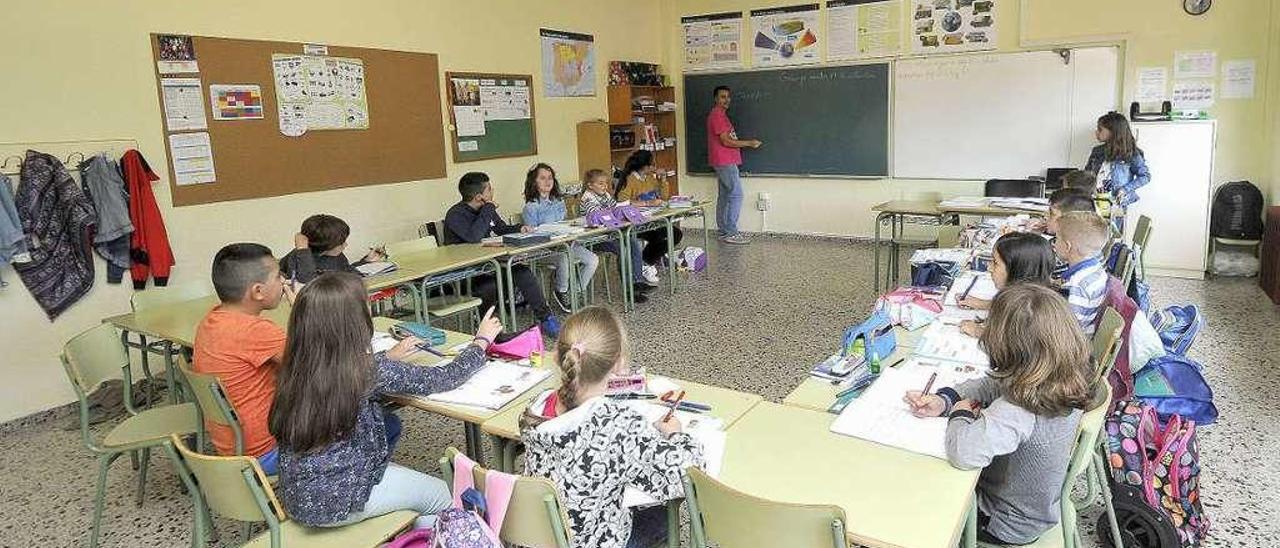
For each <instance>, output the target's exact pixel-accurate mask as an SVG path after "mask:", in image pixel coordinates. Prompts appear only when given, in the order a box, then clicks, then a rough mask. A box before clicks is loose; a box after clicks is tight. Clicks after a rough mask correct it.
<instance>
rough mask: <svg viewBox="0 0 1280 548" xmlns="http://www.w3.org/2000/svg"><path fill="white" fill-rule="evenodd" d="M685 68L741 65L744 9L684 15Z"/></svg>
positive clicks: (720, 67) (715, 67)
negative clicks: (742, 10) (740, 10)
mask: <svg viewBox="0 0 1280 548" xmlns="http://www.w3.org/2000/svg"><path fill="white" fill-rule="evenodd" d="M680 25H681V26H682V27H684V70H686V71H696V70H708V69H722V68H739V67H741V66H742V12H739V11H733V12H727V13H713V14H709V15H694V16H690V17H681V18H680Z"/></svg>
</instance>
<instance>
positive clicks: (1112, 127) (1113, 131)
mask: <svg viewBox="0 0 1280 548" xmlns="http://www.w3.org/2000/svg"><path fill="white" fill-rule="evenodd" d="M1094 137H1095V138H1097V139H1098V142H1099V143H1101V144H1099V145H1098V146H1096V147H1093V150H1092V151H1090V153H1089V161H1088V163H1086V164H1085V168H1084V170H1085V171H1087V172H1089V173H1092V174H1093V175H1094V176H1095V177H1096V178H1097V185H1098V186H1097V191H1098V192H1105V193H1107V194H1110V195H1111V204H1112V206H1113V207H1114V208H1116V210H1115V211H1113V212H1112V215H1111V218H1112V221H1113V222H1114V223H1115V225H1116V228H1117V229H1119V230H1123V229H1124V209H1125V208H1127V207H1129V206H1130V205H1132V204H1133V203H1134V202H1137V201H1138V189H1139V188H1141V187H1142V186H1143V185H1146V184H1147V183H1149V182H1151V171H1150V170H1148V169H1147V160H1146V158H1145V157H1144V156H1143V155H1142V149H1140V148H1138V142H1137V139H1135V138H1134V136H1133V130H1132V129H1130V127H1129V120H1128V119H1127V118H1125V117H1124V115H1123V114H1120V113H1119V112H1108V113H1106V114H1103V115H1102V116H1101V117H1099V118H1098V128H1097V130H1096V131H1095V132H1094Z"/></svg>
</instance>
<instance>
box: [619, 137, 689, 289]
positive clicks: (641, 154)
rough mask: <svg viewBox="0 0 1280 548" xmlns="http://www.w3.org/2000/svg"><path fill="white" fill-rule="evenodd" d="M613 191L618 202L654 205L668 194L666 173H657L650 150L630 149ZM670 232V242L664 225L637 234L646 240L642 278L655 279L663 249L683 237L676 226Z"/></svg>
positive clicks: (677, 242)
mask: <svg viewBox="0 0 1280 548" xmlns="http://www.w3.org/2000/svg"><path fill="white" fill-rule="evenodd" d="M616 194H617V196H618V201H619V202H631V205H634V206H637V207H658V206H661V205H662V204H663V202H665V201H666V200H667V199H669V198H671V193H670V190H669V189H668V187H667V183H666V177H665V176H663V177H662V178H661V179H660V178H659V177H658V175H657V168H656V167H655V166H654V163H653V153H652V152H649V151H647V150H637V151H635V152H633V153H631V156H629V157H628V158H627V163H626V166H625V167H623V168H622V174H621V175H619V176H618V191H617V192H616ZM672 235H673V237H674V238H675V242H674V243H672V242H668V241H667V229H666V228H655V229H653V230H647V231H645V232H641V233H640V234H638V235H637V236H638V237H639V238H640V239H641V240H644V242H645V244H646V245H645V246H644V253H643V254H642V255H641V258H642V259H643V261H644V264H645V267H644V272H643V274H644V278H645V280H646V281H648V282H649V283H653V284H656V283H658V264H659V263H661V261H662V258H663V257H666V256H667V249H668V248H669V247H670V246H671V245H679V244H680V240H681V239H682V238H684V233H683V232H681V231H680V227H673V232H672Z"/></svg>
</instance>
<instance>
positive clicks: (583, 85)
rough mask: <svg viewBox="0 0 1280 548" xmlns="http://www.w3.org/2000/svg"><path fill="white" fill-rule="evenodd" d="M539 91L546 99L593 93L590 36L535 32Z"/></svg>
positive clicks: (593, 52) (592, 42) (592, 41)
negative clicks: (539, 51) (539, 46)
mask: <svg viewBox="0 0 1280 548" xmlns="http://www.w3.org/2000/svg"><path fill="white" fill-rule="evenodd" d="M539 34H540V35H541V36H542V88H543V93H544V94H545V95H546V96H547V97H590V96H594V95H595V94H596V76H595V74H596V46H595V38H593V37H592V36H591V35H590V34H578V33H574V32H566V31H560V30H551V29H539Z"/></svg>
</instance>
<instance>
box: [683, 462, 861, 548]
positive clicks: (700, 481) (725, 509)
mask: <svg viewBox="0 0 1280 548" xmlns="http://www.w3.org/2000/svg"><path fill="white" fill-rule="evenodd" d="M684 492H685V501H687V502H688V504H689V524H690V525H691V526H692V528H693V535H692V538H693V546H694V548H707V546H709V545H711V543H714V544H716V545H719V546H787V547H794V548H803V547H815V548H816V547H819V546H829V547H834V548H845V547H846V546H848V545H849V541H848V540H847V539H846V537H845V530H844V524H845V523H846V521H847V520H846V519H845V514H844V509H842V508H840V507H839V506H832V505H829V504H794V503H786V502H776V501H771V500H765V499H762V498H757V497H754V496H751V495H748V494H746V493H742V492H739V491H737V490H735V489H733V488H731V487H728V486H726V485H725V484H723V483H720V482H719V481H718V480H716V479H715V478H712V477H711V476H710V475H708V474H707V473H706V472H703V471H702V470H701V469H699V468H697V467H689V468H686V469H685V473H684Z"/></svg>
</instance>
